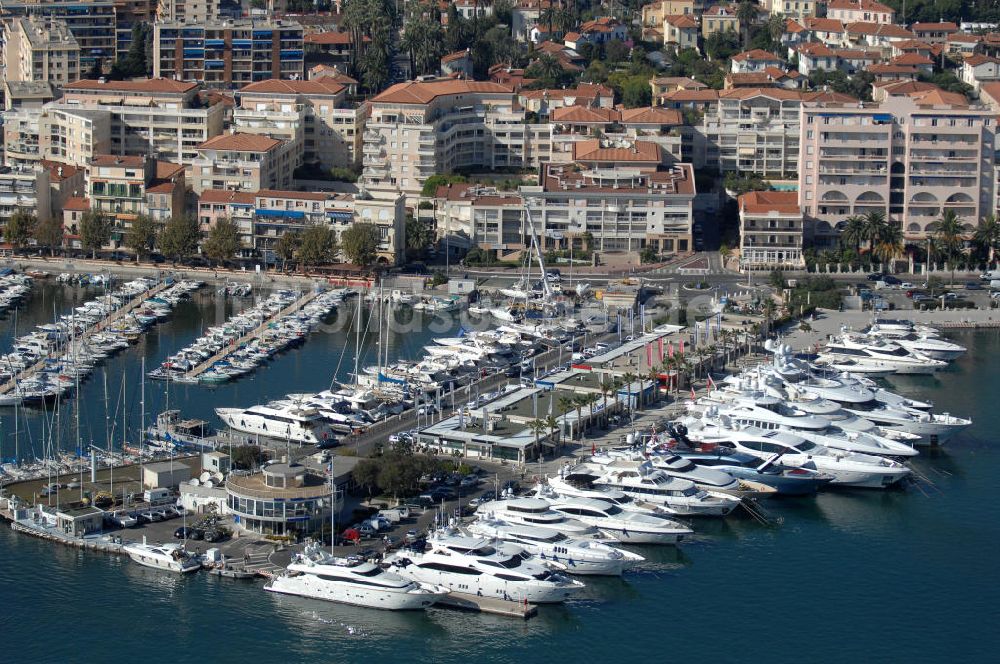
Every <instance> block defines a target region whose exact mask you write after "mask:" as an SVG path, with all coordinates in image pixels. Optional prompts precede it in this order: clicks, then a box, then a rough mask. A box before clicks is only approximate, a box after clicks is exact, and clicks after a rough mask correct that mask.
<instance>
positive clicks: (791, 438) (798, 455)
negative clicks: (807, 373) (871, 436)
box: [686, 418, 911, 488]
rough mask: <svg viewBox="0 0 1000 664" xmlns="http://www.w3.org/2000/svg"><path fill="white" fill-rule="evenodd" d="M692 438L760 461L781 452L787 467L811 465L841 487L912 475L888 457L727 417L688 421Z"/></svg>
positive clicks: (874, 484)
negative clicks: (835, 446) (834, 446)
mask: <svg viewBox="0 0 1000 664" xmlns="http://www.w3.org/2000/svg"><path fill="white" fill-rule="evenodd" d="M686 425H687V436H688V438H689V439H690V440H691V441H694V442H696V443H700V444H701V446H702V447H705V446H706V444H707V446H708V447H710V448H711V449H715V448H718V447H721V448H727V449H732V450H736V451H738V452H744V453H746V454H750V455H752V456H755V457H757V458H758V459H761V460H765V461H767V460H770V459H773V458H775V455H776V454H777V455H780V459H781V463H782V464H784V465H786V466H802V465H808V466H809V467H810V468H812V467H815V468H816V469H817V470H819V471H820V472H823V473H827V474H829V475H832V476H833V481H832V482H831V484H834V485H841V486H853V487H866V488H884V487H888V486H891V485H893V484H895V483H897V482H899V481H900V480H902V479H904V478H906V477H908V476H909V475H910V472H911V471H910V469H909V468H907V467H906V466H904V465H903V464H901V463H899V462H898V461H893V460H890V459H887V458H885V457H877V456H869V455H867V454H858V453H856V452H848V451H845V450H832V449H830V448H829V447H826V446H825V445H819V444H817V443H814V442H812V441H809V440H806V439H805V438H803V437H802V436H799V435H796V434H793V433H791V432H787V431H766V430H764V429H759V428H757V427H740V426H738V425H736V424H735V423H733V422H731V421H728V420H727V419H726V418H719V419H718V420H715V421H705V420H701V421H697V420H695V421H691V420H688V421H687V422H686Z"/></svg>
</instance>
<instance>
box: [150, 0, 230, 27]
mask: <svg viewBox="0 0 1000 664" xmlns="http://www.w3.org/2000/svg"><path fill="white" fill-rule="evenodd" d="M155 6H156V19H157V20H158V21H177V22H180V23H189V24H191V25H195V24H198V23H208V22H209V21H214V20H216V19H218V18H219V0H159V1H158V2H156V3H155Z"/></svg>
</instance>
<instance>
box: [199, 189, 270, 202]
mask: <svg viewBox="0 0 1000 664" xmlns="http://www.w3.org/2000/svg"><path fill="white" fill-rule="evenodd" d="M256 198H257V192H253V191H230V190H228V189H206V190H205V191H203V192H201V195H200V196H198V202H199V203H236V204H237V205H253V204H254V203H255V202H256Z"/></svg>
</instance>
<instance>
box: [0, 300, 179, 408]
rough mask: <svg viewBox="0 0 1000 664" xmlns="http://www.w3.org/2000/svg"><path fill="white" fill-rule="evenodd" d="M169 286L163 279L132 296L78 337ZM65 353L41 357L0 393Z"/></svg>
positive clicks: (0, 386) (125, 314)
mask: <svg viewBox="0 0 1000 664" xmlns="http://www.w3.org/2000/svg"><path fill="white" fill-rule="evenodd" d="M169 286H170V284H168V283H167V282H165V281H163V282H160V283H158V284H157V285H155V286H153V287H152V288H150V289H149V290H147V291H144V292H142V293H140V294H138V295H136V296H135V297H134V298H132V301H131V302H129V303H128V304H126V305H125V306H124V307H121V308H120V309H116V310H114V311H112V312H111V313H110V314H108V315H107V316H106V317H105V318H104V319H102V320H100V321H98V322H97V323H95V324H94V325H93V326H91V327H89V328H87V330H86V331H85V332H84V333H83V334H80V335H77V336H76V338H83V339H86V337H87V335H88V334H90V333H91V332H95V331H97V332H99V331H101V330H103V329H104V328H106V327H108V326H109V325H111V324H112V323H114V322H116V321H118V320H120V319H122V318H124V317H125V316H127V315H128V314H130V313H131V312H132V311H134V310H135V309H136V308H138V307H139V306H140V305H141V304H142V303H143V302H145V301H146V300H148V299H149V298H151V297H155V296H156V295H157V294H158V293H159V292H160V291H162V290H164V289H165V288H168V287H169ZM65 354H66V351H65V350H63V351H61V352H59V353H56V354H54V355H49V356H48V357H43V358H42V359H40V360H39V361H38V362H36V363H35V364H33V365H32V366H30V367H28V368H27V369H25V370H24V371H22V372H21V373H19V374H17V375H16V376H15V377H14V378H11V379H10V380H9V381H7V382H6V383H4V384H3V385H0V395H3V394H7V393H8V392H11V391H13V390H14V388H15V387H16V386H17V383H18V382H19V381H23V380H25V379H26V378H30V377H31V376H33V375H35V374H36V373H38V372H39V371H41V369H42V367H44V366H45V364H46V363H47V362H50V361H52V360H53V359H60V358H62V357H63V356H64V355H65Z"/></svg>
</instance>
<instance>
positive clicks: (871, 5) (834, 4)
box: [826, 0, 896, 14]
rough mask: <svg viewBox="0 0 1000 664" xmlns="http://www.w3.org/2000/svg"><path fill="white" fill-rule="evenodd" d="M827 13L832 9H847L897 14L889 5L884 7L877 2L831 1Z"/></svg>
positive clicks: (855, 0)
mask: <svg viewBox="0 0 1000 664" xmlns="http://www.w3.org/2000/svg"><path fill="white" fill-rule="evenodd" d="M826 9H827V11H830V10H831V9H846V10H851V9H853V10H855V11H857V10H864V11H872V12H882V13H889V14H893V13H895V11H896V10H895V9H893V8H892V7H889V6H888V5H883V4H882V3H881V2H876V1H875V0H829V2H827V3H826Z"/></svg>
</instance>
